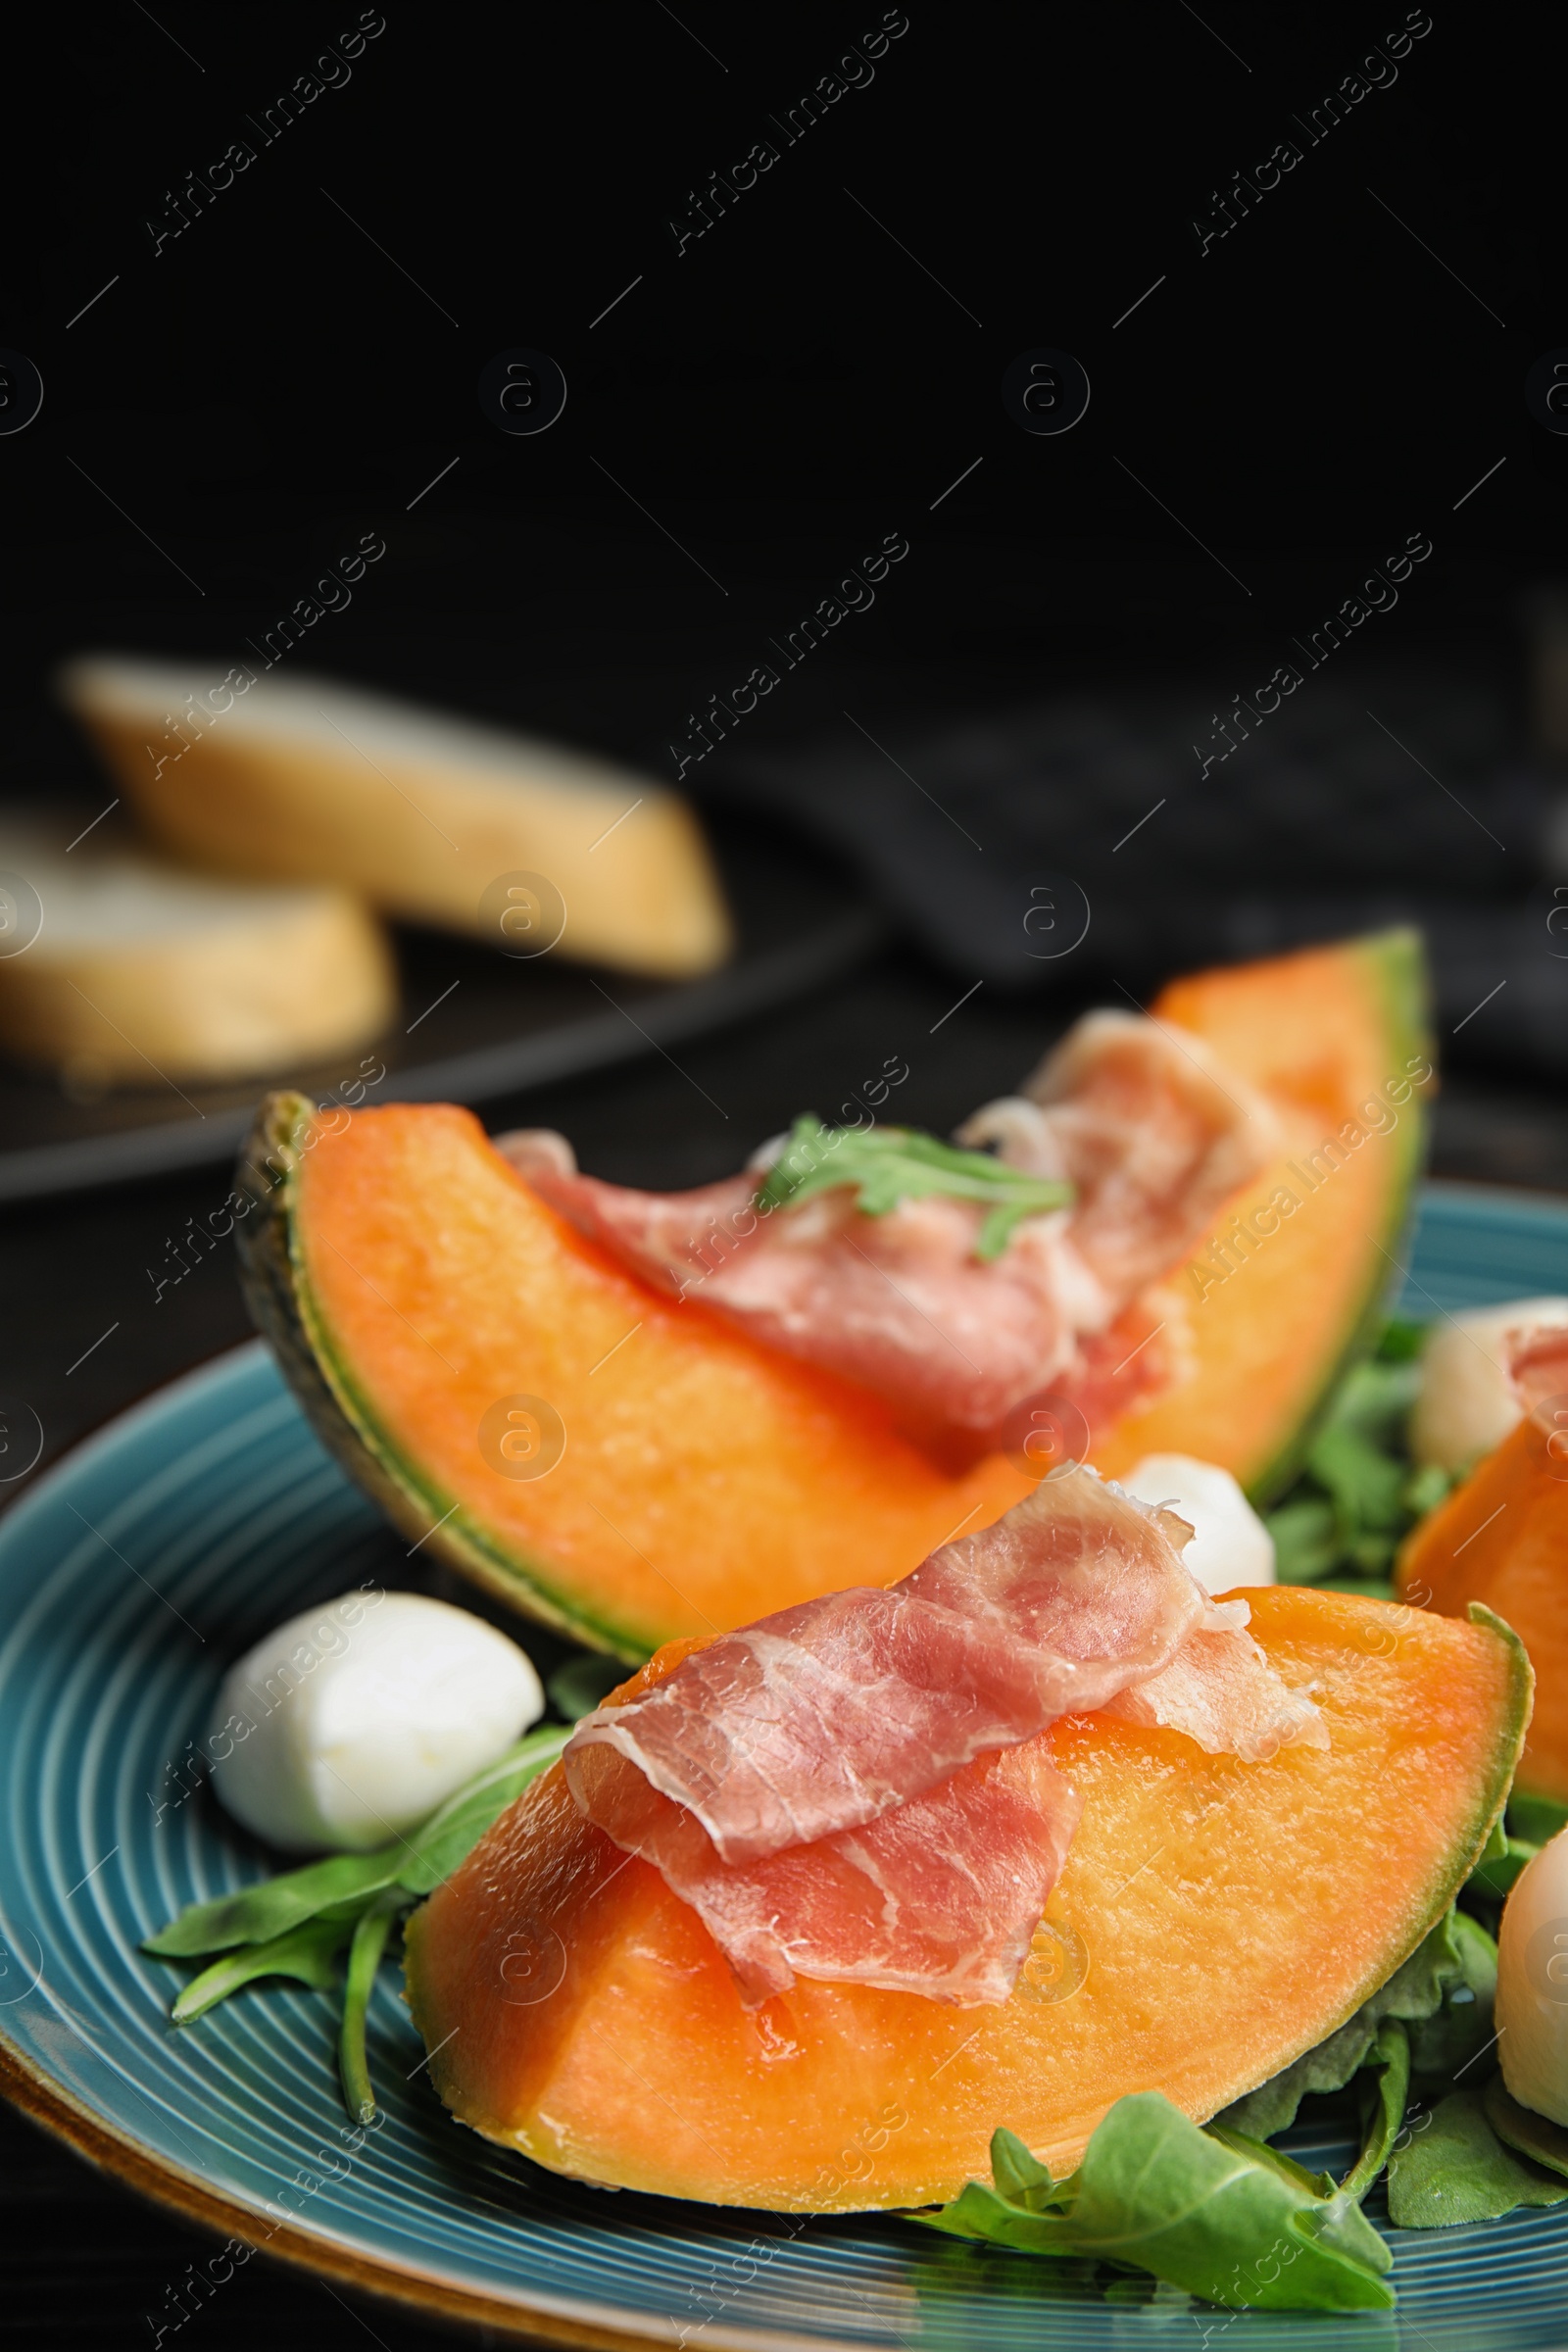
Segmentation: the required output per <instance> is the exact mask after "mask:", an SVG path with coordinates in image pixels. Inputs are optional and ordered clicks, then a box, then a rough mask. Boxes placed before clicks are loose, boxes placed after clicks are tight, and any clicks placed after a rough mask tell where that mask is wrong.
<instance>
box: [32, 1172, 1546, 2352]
mask: <svg viewBox="0 0 1568 2352" xmlns="http://www.w3.org/2000/svg"><path fill="white" fill-rule="evenodd" d="M1434 1193H1435V1194H1438V1195H1440V1196H1441V1197H1442V1198H1443V1199H1444V1200H1445V1201H1452V1202H1453V1203H1454V1204H1455V1205H1458V1206H1463V1207H1468V1208H1473V1209H1474V1210H1476V1211H1481V1210H1484V1209H1494V1210H1497V1209H1506V1210H1511V1211H1512V1212H1513V1213H1514V1214H1516V1215H1517V1214H1518V1213H1519V1212H1521V1211H1523V1212H1524V1213H1525V1215H1526V1217H1527V1219H1529V1220H1530V1221H1534V1220H1536V1219H1538V1218H1539V1219H1541V1220H1542V1221H1543V1222H1544V1221H1546V1220H1547V1219H1551V1220H1554V1221H1556V1222H1559V1223H1562V1222H1565V1221H1568V1192H1562V1193H1556V1192H1547V1191H1543V1190H1541V1189H1539V1188H1535V1187H1524V1186H1519V1187H1514V1186H1509V1185H1486V1184H1474V1183H1469V1182H1466V1181H1463V1180H1455V1179H1447V1178H1443V1177H1436V1178H1434V1177H1428V1178H1425V1179H1424V1180H1423V1181H1422V1183H1421V1185H1420V1187H1419V1189H1418V1193H1417V1207H1418V1208H1419V1205H1420V1203H1421V1201H1424V1200H1425V1199H1426V1198H1427V1196H1428V1195H1430V1194H1434ZM1405 1271H1406V1269H1405V1268H1403V1267H1401V1268H1400V1269H1399V1272H1400V1274H1401V1275H1403V1274H1404V1273H1405ZM269 1355H270V1349H269V1348H268V1346H267V1342H266V1341H265V1340H264V1339H262V1338H261V1337H259V1336H254V1337H252V1338H250V1339H247V1340H241V1341H239V1342H238V1343H236V1344H235V1345H234V1346H232V1347H229V1348H220V1349H218V1350H217V1351H216V1352H215V1353H214V1354H212V1355H210V1356H207V1357H205V1358H203V1359H202V1361H200V1362H199V1363H196V1364H193V1365H192V1366H190V1367H189V1368H188V1369H187V1370H186V1371H184V1372H182V1373H179V1374H177V1375H176V1376H175V1377H174V1378H173V1379H172V1380H170V1381H165V1382H163V1383H162V1384H161V1385H160V1386H159V1387H157V1388H155V1389H153V1390H151V1391H149V1392H148V1393H147V1394H146V1395H145V1396H143V1397H138V1398H136V1399H135V1400H134V1401H133V1402H131V1403H130V1404H128V1405H124V1406H122V1407H121V1408H120V1409H119V1410H118V1411H117V1412H114V1413H112V1414H111V1415H109V1416H108V1418H107V1419H106V1420H104V1421H102V1422H100V1423H99V1424H98V1425H97V1426H96V1427H95V1428H93V1429H91V1430H87V1431H84V1432H83V1433H82V1435H81V1436H80V1437H78V1438H77V1439H75V1440H74V1442H73V1444H72V1445H70V1446H68V1447H67V1448H66V1450H65V1451H64V1452H63V1453H62V1454H61V1455H60V1456H59V1457H58V1459H57V1460H55V1461H53V1462H51V1463H50V1464H49V1466H48V1468H47V1469H46V1470H45V1471H44V1472H43V1474H42V1475H41V1477H39V1478H38V1479H37V1480H36V1481H35V1482H34V1483H32V1484H30V1485H28V1486H27V1487H26V1488H25V1489H24V1490H23V1492H22V1493H21V1494H19V1495H15V1496H14V1497H11V1498H10V1499H9V1500H8V1501H7V1502H6V1504H5V1506H4V1507H3V1509H0V1529H3V1530H6V1531H9V1529H10V1527H11V1524H12V1521H13V1520H14V1519H15V1518H16V1516H17V1515H18V1514H19V1513H21V1514H22V1515H24V1516H30V1511H31V1509H32V1508H35V1507H40V1506H45V1505H47V1503H48V1502H49V1501H50V1500H51V1499H52V1497H53V1495H54V1492H55V1490H56V1488H57V1487H59V1486H61V1485H63V1484H65V1483H66V1481H67V1480H68V1478H71V1477H73V1476H75V1475H76V1474H78V1473H79V1471H80V1470H81V1469H82V1468H83V1467H84V1466H86V1465H88V1464H90V1463H91V1461H92V1460H93V1459H94V1458H95V1457H96V1456H97V1455H98V1454H99V1453H101V1452H103V1451H106V1450H107V1449H108V1448H109V1447H110V1446H112V1445H114V1444H116V1443H117V1442H118V1441H119V1440H121V1439H122V1438H123V1437H124V1436H126V1435H127V1434H133V1433H134V1431H135V1430H136V1428H137V1426H138V1425H139V1424H140V1423H142V1422H143V1421H147V1420H151V1419H152V1418H154V1417H155V1415H157V1414H160V1413H161V1412H163V1411H165V1410H167V1409H168V1407H169V1406H170V1405H171V1404H172V1403H173V1402H175V1401H176V1400H177V1399H178V1397H180V1396H181V1394H182V1393H183V1392H185V1391H187V1390H190V1389H193V1388H198V1387H200V1386H202V1385H203V1384H205V1383H206V1382H208V1381H210V1380H212V1379H214V1378H215V1376H217V1375H219V1374H220V1373H221V1372H222V1371H223V1370H224V1369H225V1368H226V1369H230V1370H232V1371H235V1372H239V1371H241V1370H243V1369H244V1368H245V1366H246V1365H247V1364H249V1363H253V1362H256V1361H258V1360H260V1359H263V1358H266V1357H268V1356H269ZM0 2097H3V2098H4V2099H5V2100H6V2101H7V2102H8V2104H10V2105H11V2106H14V2107H16V2108H17V2109H19V2110H20V2112H21V2113H23V2114H24V2115H25V2116H26V2117H27V2118H28V2119H29V2120H30V2121H31V2122H32V2123H34V2124H35V2125H37V2126H38V2127H39V2128H40V2129H42V2130H43V2131H47V2132H49V2134H50V2135H51V2136H52V2137H53V2138H55V2139H57V2140H61V2141H63V2142H64V2143H65V2144H66V2145H67V2146H68V2147H70V2148H71V2149H73V2151H74V2153H75V2154H77V2155H78V2156H81V2157H82V2158H83V2159H84V2160H85V2161H86V2162H87V2163H89V2164H91V2165H92V2166H93V2167H94V2169H95V2170H96V2171H98V2172H100V2173H106V2174H108V2175H109V2176H110V2177H111V2178H112V2179H114V2180H118V2181H119V2182H120V2183H121V2184H122V2185H123V2186H124V2187H127V2188H129V2189H130V2190H131V2191H132V2193H133V2194H136V2195H139V2196H142V2197H144V2198H146V2199H147V2200H148V2201H149V2202H151V2203H152V2204H154V2205H156V2206H159V2207H161V2208H162V2209H164V2210H165V2211H168V2212H171V2213H172V2214H173V2215H174V2216H175V2217H176V2218H177V2219H178V2220H180V2221H182V2222H184V2223H185V2224H187V2225H190V2226H194V2227H195V2228H197V2229H203V2230H209V2231H212V2232H214V2233H216V2234H221V2235H222V2236H223V2237H225V2238H233V2239H237V2240H239V2241H240V2242H241V2243H243V2244H245V2245H248V2246H250V2247H251V2248H252V2250H253V2251H254V2252H256V2253H259V2254H262V2255H264V2256H266V2257H269V2258H271V2259H273V2260H276V2261H279V2262H281V2263H284V2264H286V2265H287V2266H288V2268H289V2269H291V2270H294V2271H298V2272H301V2273H304V2274H306V2275H307V2276H313V2277H317V2278H320V2277H323V2276H325V2277H329V2278H334V2279H336V2280H338V2281H339V2282H340V2283H342V2284H344V2285H347V2286H349V2287H350V2288H352V2289H353V2290H354V2291H355V2292H356V2293H359V2294H364V2295H367V2296H368V2297H370V2298H371V2299H372V2300H374V2299H377V2298H378V2299H380V2300H381V2301H383V2302H388V2303H391V2304H394V2305H396V2306H398V2307H399V2308H401V2309H404V2310H407V2311H415V2312H419V2313H426V2314H432V2315H434V2316H435V2317H437V2318H439V2319H443V2320H448V2321H452V2320H457V2321H460V2322H463V2323H465V2324H468V2325H474V2326H480V2327H494V2328H497V2329H499V2330H503V2331H505V2332H506V2333H508V2334H510V2335H513V2336H517V2337H523V2338H532V2340H534V2341H535V2342H544V2343H548V2344H553V2345H561V2346H564V2347H579V2346H580V2347H584V2348H586V2352H647V2348H648V2346H649V2345H650V2344H659V2343H671V2342H677V2341H678V2340H679V2337H678V2331H677V2328H676V2326H675V2322H674V2319H673V2316H672V2315H671V2316H667V2317H665V2318H663V2319H662V2320H661V2319H654V2318H652V2317H650V2319H649V2321H648V2323H647V2325H646V2326H644V2327H635V2326H627V2325H626V2324H625V2323H626V2322H627V2320H628V2319H630V2318H631V2317H632V2316H633V2315H631V2314H628V2313H627V2312H626V2311H625V2310H624V2309H623V2308H616V2307H613V2306H598V2305H594V2304H591V2303H586V2302H584V2301H582V2300H581V2299H580V2298H573V2299H572V2300H570V2301H569V2302H568V2301H566V2300H564V2299H563V2301H562V2302H560V2303H557V2302H556V2301H555V2299H554V2298H551V2297H548V2296H545V2295H541V2294H539V2293H538V2292H537V2291H536V2290H530V2289H519V2290H518V2292H517V2293H515V2295H505V2296H499V2295H494V2294H488V2293H486V2292H484V2291H483V2290H481V2289H478V2288H474V2287H469V2286H465V2285H463V2284H461V2283H460V2282H458V2281H457V2280H455V2279H452V2278H448V2277H445V2276H443V2275H441V2274H440V2273H438V2272H435V2271H431V2270H425V2269H420V2268H417V2267H416V2266H414V2265H412V2264H410V2263H407V2262H405V2261H402V2260H400V2259H399V2258H398V2257H396V2256H394V2255H391V2254H380V2253H378V2254H375V2255H373V2256H372V2255H366V2254H362V2253H359V2252H356V2251H355V2250H353V2249H352V2248H351V2247H349V2246H346V2245H343V2244H340V2243H338V2242H337V2241H336V2240H335V2239H334V2238H333V2237H331V2236H330V2235H329V2234H328V2233H327V2232H326V2231H324V2230H321V2229H310V2228H308V2227H305V2226H303V2225H301V2224H299V2223H296V2222H293V2221H291V2220H289V2219H287V2218H286V2217H285V2218H283V2219H281V2220H279V2221H277V2222H275V2223H274V2224H273V2226H272V2228H271V2229H270V2230H269V2231H268V2232H267V2234H266V2236H265V2237H262V2236H260V2235H259V2234H258V2219H259V2217H258V2216H257V2214H256V2213H255V2211H254V2210H253V2209H252V2208H251V2207H250V2206H249V2205H248V2204H246V2203H244V2202H242V2201H240V2200H238V2199H235V2198H232V2197H229V2196H227V2195H225V2194H224V2193H223V2192H221V2190H218V2189H215V2188H213V2187H212V2186H211V2185H210V2184H209V2183H208V2182H206V2181H204V2180H202V2179H201V2178H200V2177H199V2176H198V2175H196V2174H194V2173H192V2172H191V2171H190V2170H189V2169H188V2168H187V2167H186V2166H184V2165H182V2164H179V2163H177V2162H176V2161H174V2160H173V2159H172V2158H169V2157H165V2156H163V2155H161V2154H157V2153H155V2152H153V2151H152V2150H150V2149H149V2148H147V2147H146V2146H145V2145H144V2144H143V2143H142V2142H141V2141H140V2140H138V2139H137V2138H136V2137H135V2136H134V2134H133V2133H131V2132H129V2131H124V2130H123V2129H121V2128H120V2127H118V2126H116V2125H114V2124H111V2123H109V2122H107V2121H106V2120H105V2119H104V2118H103V2117H101V2116H99V2115H98V2114H96V2113H95V2112H94V2111H93V2110H92V2109H91V2108H90V2107H88V2106H87V2105H86V2104H85V2102H84V2101H82V2100H80V2099H78V2098H77V2097H76V2096H75V2095H74V2094H73V2092H72V2091H71V2090H70V2089H68V2088H67V2087H66V2085H65V2084H63V2083H62V2082H59V2081H58V2080H57V2079H56V2078H54V2077H53V2076H51V2075H50V2074H48V2073H47V2072H46V2071H45V2070H44V2069H43V2068H42V2067H41V2066H39V2065H37V2064H35V2063H34V2062H33V2061H32V2060H31V2059H30V2058H29V2057H28V2056H27V2055H26V2054H25V2052H24V2051H23V2050H21V2049H20V2048H19V2047H18V2046H17V2044H16V2043H15V2042H14V2041H13V2040H12V2038H11V2036H10V2034H8V2033H7V2031H6V2028H5V2025H4V2023H3V2022H0ZM703 2332H704V2334H705V2335H706V2336H707V2338H708V2341H709V2343H710V2344H711V2346H712V2347H713V2352H863V2346H861V2345H859V2344H858V2343H856V2342H854V2341H852V2339H850V2338H847V2337H846V2338H839V2339H836V2340H835V2339H831V2338H826V2337H823V2336H820V2335H812V2336H802V2335H796V2334H793V2333H791V2332H789V2331H787V2330H783V2329H771V2328H760V2327H734V2326H733V2325H730V2326H725V2325H724V2324H723V2323H721V2322H710V2323H707V2324H705V2327H704V2329H703Z"/></svg>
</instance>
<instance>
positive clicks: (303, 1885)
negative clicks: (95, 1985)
mask: <svg viewBox="0 0 1568 2352" xmlns="http://www.w3.org/2000/svg"><path fill="white" fill-rule="evenodd" d="M403 1852H404V1849H403V1847H402V1846H401V1845H396V1846H391V1845H383V1846H381V1847H379V1848H378V1849H377V1850H376V1851H375V1852H374V1853H372V1854H327V1855H325V1856H324V1857H323V1858H322V1859H321V1860H320V1861H319V1862H307V1863H306V1865H305V1867H304V1868H303V1870H289V1871H284V1872H283V1873H282V1875H281V1876H280V1877H278V1878H275V1879H263V1880H261V1881H260V1882H259V1883H258V1884H257V1885H256V1886H254V1887H241V1888H240V1889H239V1891H238V1893H237V1894H221V1895H218V1896H217V1897H216V1898H215V1899H214V1900H213V1901H212V1902H210V1903H192V1904H191V1905H190V1907H189V1909H188V1910H185V1911H182V1912H181V1913H180V1915H179V1917H178V1918H177V1919H175V1920H172V1921H171V1923H170V1925H169V1926H168V1927H167V1928H160V1929H159V1931H158V1934H157V1935H156V1936H148V1937H147V1939H146V1941H145V1942H144V1943H143V1945H142V1947H141V1948H142V1950H143V1951H144V1952H151V1953H153V1954H154V1955H155V1957H156V1958H158V1959H160V1960H190V1959H194V1958H195V1956H196V1955H197V1954H198V1953H199V1952H223V1951H227V1950H229V1948H230V1947H231V1946H232V1945H234V1944H238V1943H268V1942H270V1941H272V1940H274V1939H275V1938H276V1937H277V1936H286V1935H287V1934H288V1932H289V1930H290V1929H291V1928H297V1927H301V1926H303V1924H304V1923H305V1921H306V1920H308V1919H315V1918H317V1917H318V1915H319V1913H320V1912H322V1911H324V1910H326V1909H327V1907H328V1905H330V1904H332V1903H340V1902H345V1901H349V1900H352V1899H354V1898H356V1897H368V1896H369V1895H372V1894H374V1893H376V1892H377V1890H378V1889H379V1888H380V1887H389V1886H390V1885H391V1884H392V1882H393V1880H394V1879H395V1878H396V1877H397V1874H398V1867H399V1865H400V1863H401V1861H402V1859H403Z"/></svg>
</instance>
